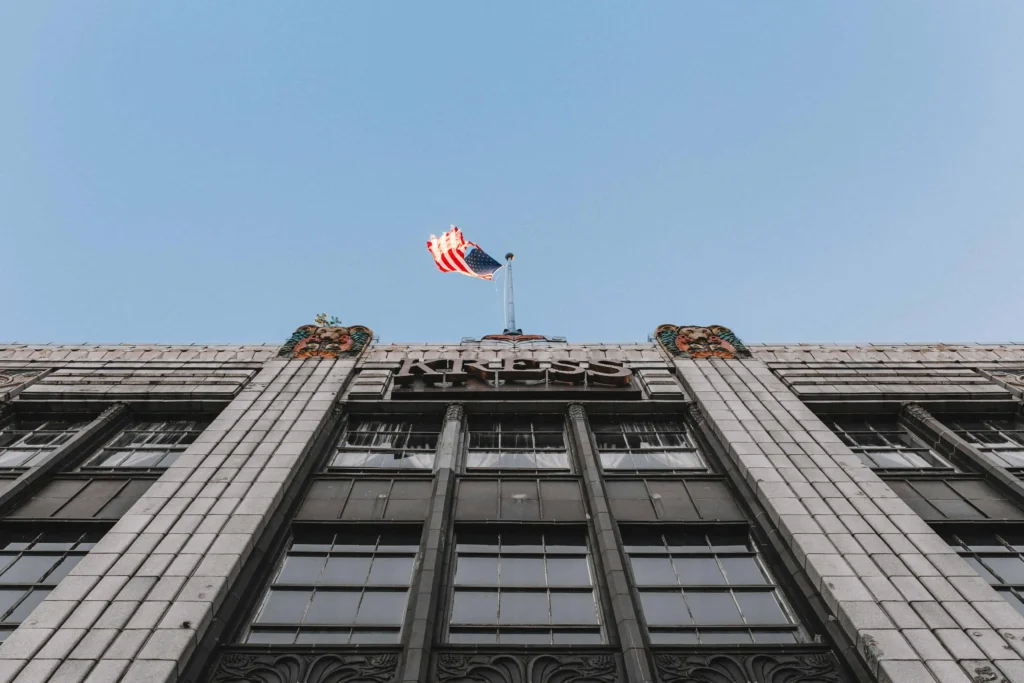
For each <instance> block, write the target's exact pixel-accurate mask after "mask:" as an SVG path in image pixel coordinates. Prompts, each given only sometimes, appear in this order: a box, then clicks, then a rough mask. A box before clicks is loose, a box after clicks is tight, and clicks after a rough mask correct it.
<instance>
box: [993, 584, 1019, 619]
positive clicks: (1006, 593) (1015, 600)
mask: <svg viewBox="0 0 1024 683" xmlns="http://www.w3.org/2000/svg"><path fill="white" fill-rule="evenodd" d="M996 592H997V593H999V594H1000V595H1001V596H1003V600H1006V602H1008V603H1010V604H1011V605H1012V606H1013V608H1014V609H1015V610H1017V611H1018V612H1020V613H1021V614H1024V601H1022V600H1021V599H1020V598H1019V597H1018V596H1017V594H1016V593H1014V592H1013V591H1012V590H1010V589H1009V588H1000V589H997V590H996Z"/></svg>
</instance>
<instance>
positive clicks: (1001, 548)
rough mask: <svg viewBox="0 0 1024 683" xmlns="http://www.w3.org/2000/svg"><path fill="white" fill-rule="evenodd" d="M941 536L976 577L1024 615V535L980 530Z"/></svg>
mask: <svg viewBox="0 0 1024 683" xmlns="http://www.w3.org/2000/svg"><path fill="white" fill-rule="evenodd" d="M943 536H944V538H945V540H946V542H947V543H949V545H950V547H952V548H953V549H954V550H956V552H957V554H959V555H960V557H962V558H964V560H965V561H966V562H967V564H969V565H971V567H972V568H973V569H974V571H976V572H978V575H979V576H981V577H982V578H983V579H985V580H986V581H988V582H989V584H990V585H991V586H992V587H993V588H995V589H996V592H997V593H999V594H1000V595H1001V596H1003V599H1004V600H1006V602H1008V603H1010V604H1011V605H1012V606H1013V607H1014V609H1016V610H1017V611H1018V612H1020V613H1021V614H1024V534H1020V533H998V534H995V533H984V532H980V533H949V534H944V535H943Z"/></svg>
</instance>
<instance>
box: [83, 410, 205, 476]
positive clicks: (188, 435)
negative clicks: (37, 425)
mask: <svg viewBox="0 0 1024 683" xmlns="http://www.w3.org/2000/svg"><path fill="white" fill-rule="evenodd" d="M209 424H210V421H209V420H170V421H168V420H140V421H137V422H135V423H133V424H131V425H130V426H128V427H125V428H124V429H123V430H121V433H120V434H118V435H117V436H115V437H114V438H113V439H111V440H110V442H109V443H107V445H105V446H104V447H103V448H101V449H100V451H99V452H98V453H96V455H94V456H92V457H91V458H89V459H88V460H86V461H85V463H84V464H83V465H82V469H94V468H95V469H100V468H103V469H111V468H136V469H138V468H143V469H166V468H167V467H169V466H170V464H171V463H172V462H174V461H175V460H177V459H178V456H180V455H181V453H182V452H183V451H184V450H185V449H186V448H188V445H189V444H190V443H192V442H193V441H195V440H196V437H197V436H199V435H200V434H201V433H202V432H203V430H204V429H206V427H207V426H208V425H209Z"/></svg>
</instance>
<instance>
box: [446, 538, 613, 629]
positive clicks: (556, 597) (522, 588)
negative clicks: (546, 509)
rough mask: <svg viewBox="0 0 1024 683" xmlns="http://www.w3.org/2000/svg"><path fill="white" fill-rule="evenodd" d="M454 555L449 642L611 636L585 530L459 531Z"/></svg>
mask: <svg viewBox="0 0 1024 683" xmlns="http://www.w3.org/2000/svg"><path fill="white" fill-rule="evenodd" d="M455 555H456V558H455V580H454V589H453V590H454V592H453V595H452V607H451V610H452V611H451V617H450V619H449V626H448V642H451V643H470V644H492V645H493V644H502V645H508V644H531V645H551V644H554V645H570V644H601V643H603V642H605V641H604V635H603V633H602V630H601V616H600V610H599V609H598V604H597V597H596V593H595V591H594V578H593V571H592V570H591V566H590V560H589V558H588V556H587V544H586V540H585V537H584V534H583V532H581V531H544V532H541V531H530V530H522V531H502V532H500V533H499V532H493V531H492V532H469V531H460V532H458V533H457V534H456V545H455Z"/></svg>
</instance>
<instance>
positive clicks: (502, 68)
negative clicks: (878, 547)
mask: <svg viewBox="0 0 1024 683" xmlns="http://www.w3.org/2000/svg"><path fill="white" fill-rule="evenodd" d="M1022 36H1024V3H1022V2H1020V0H1005V1H999V0H990V1H985V2H968V1H963V0H959V1H957V2H943V1H939V0H907V1H903V2H893V1H892V0H879V1H877V2H866V1H858V2H846V3H840V2H820V1H817V0H813V1H812V0H804V1H800V2H797V1H793V2H711V1H706V2H689V1H687V2H684V1H682V0H672V1H671V2H650V1H645V2H639V3H635V2H629V3H627V2H594V1H589V0H588V1H586V2H584V1H582V0H580V1H575V2H555V3H553V2H549V1H544V2H516V3H501V4H499V3H490V2H415V3H414V2H401V3H399V2H387V3H379V2H363V3H355V2H337V1H333V0H332V1H330V2H305V3H280V2H277V3H269V2H253V1H247V2H244V3H237V2H233V3H229V2H222V3H208V2H137V1H133V2H115V1H113V0H106V1H104V2H101V3H81V2H6V3H2V4H0V88H2V90H0V98H2V99H0V102H2V106H0V275H2V278H3V280H2V281H3V285H2V286H3V290H2V292H3V296H2V297H0V340H4V341H24V342H43V341H55V342H84V341H91V342H111V341H133V342H274V343H276V342H281V341H284V340H285V339H286V338H287V337H288V336H289V334H290V333H291V332H292V331H293V330H294V329H295V327H296V326H298V325H300V324H304V323H307V322H312V318H313V316H314V315H315V314H316V313H319V312H326V313H328V314H333V315H337V316H339V317H340V318H341V319H342V320H343V321H344V322H347V323H353V324H364V325H368V326H370V327H372V328H373V329H374V330H375V331H376V333H377V334H378V335H379V337H380V338H381V340H382V341H383V342H393V341H454V340H458V339H459V338H461V337H462V336H470V335H480V334H486V333H490V332H496V331H500V329H501V327H502V316H501V295H500V291H499V290H498V289H497V288H496V287H495V285H494V284H492V283H487V282H483V281H480V280H474V279H470V278H467V277H463V276H459V275H455V274H448V275H442V274H441V273H439V272H438V271H437V270H436V269H435V267H434V265H433V262H432V261H431V259H430V256H429V254H428V252H427V250H426V247H425V242H426V240H427V238H428V237H429V236H430V234H431V233H437V234H440V233H441V232H443V231H444V230H446V229H447V227H448V225H449V223H456V224H458V225H459V226H460V227H462V229H463V230H464V232H465V233H466V236H467V237H468V238H469V239H471V240H474V241H476V242H479V243H480V245H481V246H482V247H483V248H484V249H485V250H486V251H488V252H489V253H491V254H492V255H494V256H496V257H498V258H501V256H502V255H503V254H504V253H505V252H506V251H510V250H511V251H514V252H516V255H517V258H516V262H515V263H516V271H515V276H516V302H517V314H518V315H517V318H518V323H519V326H520V327H522V328H523V329H524V331H526V332H534V333H545V334H549V335H563V336H566V337H569V339H570V340H572V341H633V340H635V341H639V340H644V339H646V338H647V335H648V334H650V333H651V332H652V331H653V330H654V328H655V327H656V326H657V325H658V324H659V323H675V324H709V323H718V324H723V325H726V326H729V327H731V328H732V329H733V330H735V332H736V333H737V334H738V335H739V336H740V337H741V338H742V339H744V340H745V341H748V342H794V341H808V342H810V341H822V342H829V341H834V342H864V341H876V342H882V341H1010V340H1018V341H1024V291H1022V290H1024V38H1022Z"/></svg>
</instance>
